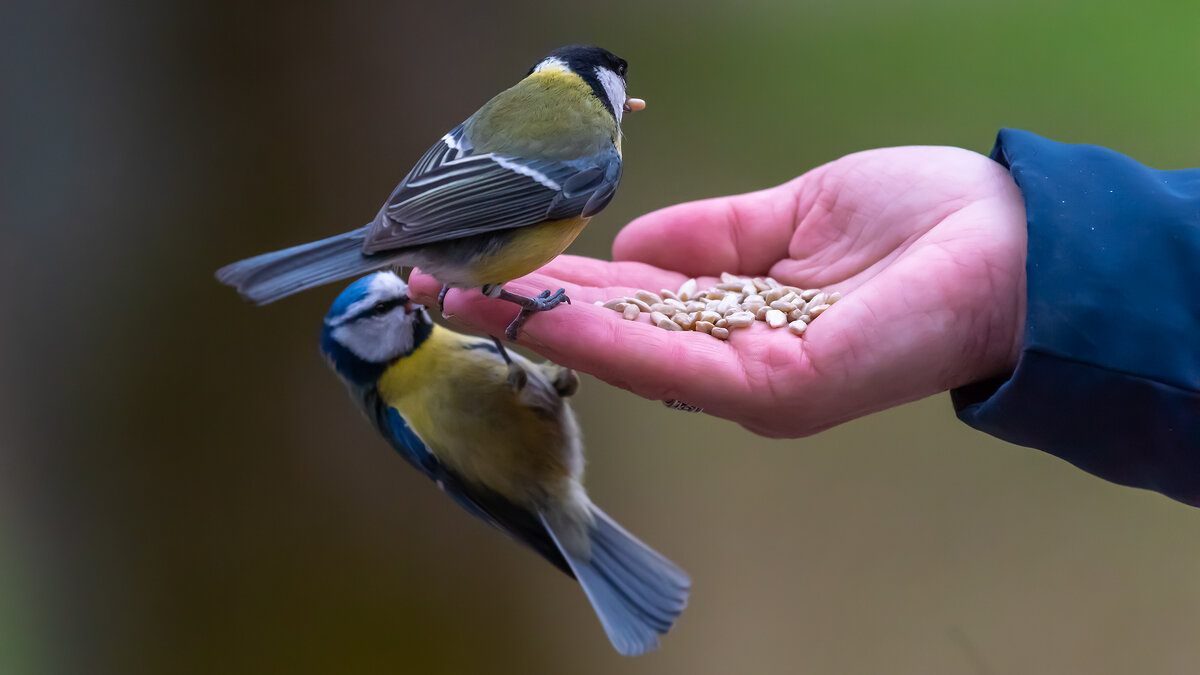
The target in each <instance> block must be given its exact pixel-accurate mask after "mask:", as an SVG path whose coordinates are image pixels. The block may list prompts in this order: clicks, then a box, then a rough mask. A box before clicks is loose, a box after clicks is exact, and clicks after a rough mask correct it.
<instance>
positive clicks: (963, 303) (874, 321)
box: [412, 147, 1026, 437]
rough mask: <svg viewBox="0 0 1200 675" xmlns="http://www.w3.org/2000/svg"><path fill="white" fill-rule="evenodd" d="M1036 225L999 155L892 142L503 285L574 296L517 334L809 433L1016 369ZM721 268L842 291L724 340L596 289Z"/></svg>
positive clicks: (749, 417) (704, 281) (464, 319)
mask: <svg viewBox="0 0 1200 675" xmlns="http://www.w3.org/2000/svg"><path fill="white" fill-rule="evenodd" d="M597 224H598V223H597ZM593 227H595V224H593ZM1025 227H1026V226H1025V208H1024V203H1023V201H1022V199H1021V194H1020V192H1019V190H1018V189H1017V186H1016V184H1015V183H1014V182H1013V180H1012V178H1011V177H1010V176H1009V174H1008V172H1007V171H1006V170H1005V169H1004V168H1003V167H1001V166H1000V165H999V164H997V163H995V162H993V161H992V160H990V159H988V158H987V157H984V156H983V155H979V154H977V153H974V152H970V151H967V150H962V149H958V148H949V147H901V148H886V149H879V150H869V151H865V152H860V153H856V154H853V155H847V156H845V157H842V158H841V159H838V160H836V161H834V162H831V163H829V164H826V165H823V166H820V167H818V168H816V169H813V170H812V171H809V172H808V173H805V174H804V175H802V176H800V177H799V178H796V179H794V180H792V181H789V182H788V183H785V184H783V185H780V186H777V187H774V188H770V189H767V190H762V191H759V192H753V193H749V194H744V195H738V196H734V197H723V198H717V199H708V200H703V201H698V202H690V203H685V204H679V205H676V206H671V207H668V208H665V209H662V210H659V211H655V212H653V213H650V214H647V215H645V216H642V217H640V218H638V219H636V220H634V221H633V222H632V223H630V224H629V225H628V226H626V227H625V228H624V229H623V230H622V231H621V232H620V233H619V234H618V236H617V238H616V242H615V243H614V245H613V258H614V262H605V261H600V260H594V259H591V258H582V257H577V256H569V255H563V256H559V257H558V258H557V259H556V260H554V261H553V262H552V263H550V264H549V265H547V266H546V267H544V268H542V269H541V270H539V271H537V272H535V273H533V274H530V275H528V276H526V277H523V278H521V279H518V280H516V281H513V282H510V283H509V284H506V288H508V289H509V290H512V291H514V292H517V293H524V294H536V293H538V292H540V291H542V290H543V289H548V288H549V289H556V288H559V287H563V288H566V290H567V294H568V295H569V296H570V298H571V299H572V301H573V303H574V304H571V305H560V306H559V307H557V308H555V309H554V310H552V311H549V312H544V313H540V314H538V315H535V316H534V317H532V318H531V319H530V320H529V321H528V322H527V323H526V324H525V327H524V328H523V330H522V332H521V335H520V338H519V340H518V342H519V344H521V345H524V346H527V347H529V348H530V349H533V350H534V351H536V352H538V353H539V354H541V355H543V356H545V357H546V358H548V359H550V360H552V361H554V362H556V363H559V364H562V365H564V366H568V367H571V368H575V369H577V370H580V371H583V372H586V373H590V374H592V375H595V376H596V377H598V378H600V379H602V380H604V381H606V382H608V383H610V384H613V385H616V386H618V387H622V388H624V389H628V390H629V391H632V392H634V393H635V394H638V395H640V396H644V397H646V398H650V399H657V400H666V399H678V400H680V401H684V402H687V403H689V404H692V405H697V406H700V407H702V408H704V410H705V412H707V413H709V414H712V415H716V416H718V417H723V418H726V419H730V420H733V421H735V422H738V423H739V424H742V425H743V426H745V427H746V428H748V429H750V430H751V431H753V432H755V433H758V434H762V435H765V436H771V437H798V436H805V435H809V434H813V433H816V432H818V431H821V430H823V429H826V428H829V427H832V426H835V425H837V424H840V423H842V422H846V421H848V420H851V419H854V418H856V417H860V416H862V415H866V414H868V413H872V412H875V411H878V410H883V409H885V408H890V407H892V406H895V405H899V404H901V403H906V402H908V401H913V400H916V399H919V398H924V397H926V396H929V395H932V394H936V393H939V392H943V391H946V390H947V389H950V388H953V387H958V386H961V385H965V384H969V383H971V382H975V381H979V380H982V379H985V378H988V377H992V376H997V375H1001V374H1004V373H1007V372H1011V370H1012V368H1013V367H1014V365H1015V364H1016V359H1017V355H1018V353H1019V350H1020V347H1021V335H1022V332H1023V329H1024V317H1025V244H1026V235H1025ZM721 272H731V273H734V274H738V275H743V276H760V275H770V276H772V277H774V278H775V279H777V280H779V281H780V282H782V283H784V284H788V285H793V286H800V287H804V288H821V289H825V290H830V291H833V290H837V291H841V292H842V293H843V296H844V297H843V298H842V300H841V301H840V302H838V303H837V304H835V305H833V307H831V308H830V309H829V310H828V311H826V313H825V314H823V315H821V316H820V317H819V318H818V319H816V320H815V321H814V322H813V323H812V325H811V326H810V327H809V330H808V331H807V332H806V333H805V335H804V337H803V338H798V337H796V336H795V335H792V334H791V332H789V331H788V330H787V329H786V328H783V329H771V328H769V327H767V326H766V325H765V324H764V323H762V322H755V324H754V325H753V326H751V327H750V328H747V329H741V330H735V331H733V333H732V335H731V337H730V339H729V341H728V342H725V341H721V340H718V339H716V338H713V337H711V336H709V335H705V334H703V333H696V332H691V331H683V332H675V331H666V330H662V329H660V328H657V327H655V326H651V325H649V324H648V323H644V322H634V321H625V320H624V319H622V318H621V316H620V315H619V314H618V313H617V312H613V311H612V310H608V309H604V308H602V307H597V306H595V305H594V304H593V302H594V301H596V300H608V299H610V298H613V297H616V296H621V295H631V294H632V293H633V291H635V290H636V289H643V288H644V289H648V290H653V291H657V290H658V289H660V288H669V289H676V288H678V287H679V286H680V284H682V283H683V282H684V281H686V280H687V279H688V278H689V277H693V276H695V277H697V278H698V281H699V282H700V287H701V288H704V287H706V286H710V285H712V284H714V283H716V279H715V278H714V277H716V276H717V275H719V274H720V273H721ZM439 288H440V285H439V284H437V282H436V281H434V280H433V279H432V278H430V277H428V276H426V275H422V274H419V273H416V272H415V273H414V274H413V277H412V292H413V295H414V298H415V299H417V300H418V301H420V302H423V303H425V304H426V305H434V303H435V302H436V296H437V291H438V289H439ZM445 307H446V316H447V319H448V320H449V321H450V322H451V323H452V324H453V325H455V326H457V327H460V328H462V329H464V330H468V331H472V332H476V333H488V334H492V335H501V334H503V331H504V328H505V326H506V325H507V324H508V322H509V321H511V320H512V316H513V311H512V306H511V305H510V304H508V303H504V302H498V301H495V300H490V299H487V298H484V297H483V296H482V295H481V294H480V293H479V292H478V291H458V290H454V291H451V293H450V294H449V296H448V297H447V298H446V305H445Z"/></svg>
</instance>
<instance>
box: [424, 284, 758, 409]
mask: <svg viewBox="0 0 1200 675" xmlns="http://www.w3.org/2000/svg"><path fill="white" fill-rule="evenodd" d="M558 281H559V280H557V279H554V278H553V277H548V276H546V275H542V274H538V273H535V274H531V275H529V276H526V277H523V278H521V279H518V280H516V281H511V282H509V283H507V284H505V289H507V290H509V291H511V292H513V293H518V294H520V295H536V294H537V293H540V292H541V291H542V290H545V289H546V288H550V287H552V286H554V285H555V284H556V283H558ZM561 286H562V287H564V288H565V289H566V291H567V295H568V296H571V297H572V300H573V301H574V302H573V303H572V304H570V305H566V304H564V305H559V306H558V307H555V308H554V309H552V310H549V311H546V312H539V313H538V314H535V315H533V316H532V317H530V318H529V320H528V321H527V322H526V323H525V325H524V327H523V328H522V330H521V334H520V335H519V336H518V339H517V343H518V344H520V345H523V346H527V347H529V348H530V349H533V350H534V351H536V352H538V353H539V354H541V355H542V356H545V357H546V358H548V359H550V360H551V361H553V362H555V363H557V364H559V365H562V366H566V367H568V368H574V369H576V370H579V371H582V372H585V373H589V374H591V375H595V376H596V377H598V378H600V379H602V380H604V381H606V382H609V383H610V384H613V385H615V386H618V387H621V388H623V389H628V390H629V391H632V392H634V393H635V394H638V395H639V396H644V397H646V398H651V399H655V400H664V399H670V398H679V399H682V400H686V401H687V402H688V403H691V404H693V405H699V406H701V407H703V408H705V409H710V408H711V409H713V410H714V411H716V412H719V411H720V410H722V409H723V408H728V407H729V406H728V401H729V400H730V399H731V397H736V396H737V392H742V391H744V390H745V388H746V387H745V377H744V373H743V370H742V369H741V368H740V367H739V359H738V356H737V354H736V352H735V351H734V350H733V348H732V346H731V345H730V343H728V342H722V341H720V340H715V339H713V338H712V337H710V336H708V335H703V334H700V333H694V332H691V331H666V330H663V329H661V328H658V327H656V326H651V325H650V324H649V323H644V322H639V321H626V320H624V319H623V318H621V315H620V314H618V313H616V312H614V311H612V310H610V309H604V308H602V307H597V306H595V305H593V304H592V301H594V300H597V299H602V298H603V297H604V295H605V294H606V293H607V292H608V291H607V289H601V288H595V287H586V286H579V285H576V284H571V283H563V284H561ZM440 288H441V285H440V284H438V283H437V282H436V281H434V280H433V279H432V278H431V277H429V276H427V275H423V274H420V273H418V272H414V273H413V275H412V277H411V278H410V290H411V292H412V294H413V297H414V298H416V299H417V300H419V301H421V302H428V301H429V300H435V299H436V296H437V292H438V290H440ZM516 314H517V308H516V307H515V306H514V305H513V304H512V303H509V302H505V301H503V300H497V299H492V298H487V297H485V296H483V295H482V294H480V293H479V292H478V291H475V290H470V291H458V290H453V291H451V292H450V293H449V295H447V297H446V319H447V320H448V321H449V322H450V323H451V324H452V325H454V326H455V327H460V328H463V329H465V330H468V331H471V332H477V333H482V334H487V335H502V334H503V332H504V330H505V328H506V327H507V326H508V324H509V323H510V322H511V321H512V320H513V318H515V317H516ZM743 398H744V397H743ZM738 400H741V399H738Z"/></svg>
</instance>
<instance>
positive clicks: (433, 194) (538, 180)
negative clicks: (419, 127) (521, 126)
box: [363, 124, 621, 254]
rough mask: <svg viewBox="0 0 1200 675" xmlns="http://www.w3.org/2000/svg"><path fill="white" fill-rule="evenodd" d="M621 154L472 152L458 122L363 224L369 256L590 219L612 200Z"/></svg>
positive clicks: (609, 148)
mask: <svg viewBox="0 0 1200 675" xmlns="http://www.w3.org/2000/svg"><path fill="white" fill-rule="evenodd" d="M620 180H621V156H620V154H619V153H618V152H617V149H616V147H614V146H612V145H608V146H607V147H606V148H605V149H604V150H602V151H601V152H598V153H596V154H595V155H592V156H589V157H582V158H578V159H573V160H561V161H560V160H536V159H525V158H521V157H512V156H505V155H498V154H494V153H480V154H476V153H475V151H474V147H473V146H472V145H471V144H470V141H469V140H468V139H466V137H465V135H464V133H463V125H461V124H460V125H459V126H458V127H456V128H455V129H454V130H453V131H451V132H450V133H448V134H446V135H445V136H443V137H442V139H441V140H439V141H438V142H437V143H436V144H434V146H433V147H432V148H430V149H429V150H428V151H427V152H426V153H425V155H424V156H423V157H421V159H420V161H418V162H417V164H416V166H414V167H413V169H412V171H411V172H409V174H408V176H406V177H405V179H404V180H403V181H401V182H400V185H398V186H396V189H395V191H393V192H392V195H391V197H389V198H388V201H387V203H386V204H384V207H383V208H382V209H381V210H380V211H379V215H378V216H376V217H375V221H374V222H373V223H371V224H370V225H369V226H368V228H367V237H366V244H365V246H364V248H363V250H364V251H365V252H366V253H368V254H370V253H376V252H379V251H386V250H390V249H395V248H403V247H407V246H416V245H419V244H428V243H432V242H437V241H446V240H448V239H459V238H462V237H467V236H471V235H475V234H483V233H485V232H492V231H496V230H504V229H510V228H514V227H521V226H524V225H534V224H537V223H541V222H546V221H554V220H563V219H566V218H574V217H579V216H584V217H588V216H591V215H593V214H595V213H597V212H598V211H600V210H601V209H603V208H604V207H605V206H607V205H608V203H609V201H611V200H612V197H613V194H615V193H616V190H617V184H618V183H619V182H620Z"/></svg>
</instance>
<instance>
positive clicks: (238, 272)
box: [217, 227, 401, 305]
mask: <svg viewBox="0 0 1200 675" xmlns="http://www.w3.org/2000/svg"><path fill="white" fill-rule="evenodd" d="M366 236H367V228H366V227H362V228H360V229H357V230H354V231H352V232H346V233H345V234H339V235H337V236H336V237H330V238H328V239H322V240H320V241H314V242H310V243H307V244H301V245H300V246H293V247H291V248H285V249H283V250H280V251H272V252H271V253H264V254H262V255H256V256H254V257H253V258H246V259H245V260H239V261H238V262H235V263H233V264H231V265H226V266H225V267H222V268H221V269H219V270H217V280H218V281H220V282H221V283H223V284H228V285H229V286H233V287H234V288H236V289H237V291H238V293H241V295H242V297H244V298H246V299H247V300H251V301H253V302H255V303H257V304H259V305H265V304H267V303H269V302H275V301H276V300H278V299H280V298H285V297H287V296H289V295H291V294H293V293H299V292H300V291H303V290H307V289H309V288H312V287H314V286H320V285H321V284H327V283H329V282H331V281H337V280H339V279H347V278H349V277H356V276H360V275H362V274H366V273H367V272H371V271H374V270H377V269H380V268H382V267H387V266H389V265H394V264H397V263H399V262H400V258H401V256H398V255H394V254H393V255H364V254H363V250H362V248H363V241H364V239H365V238H366Z"/></svg>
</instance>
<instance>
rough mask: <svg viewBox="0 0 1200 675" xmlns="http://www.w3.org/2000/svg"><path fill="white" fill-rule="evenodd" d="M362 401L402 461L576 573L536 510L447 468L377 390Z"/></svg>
mask: <svg viewBox="0 0 1200 675" xmlns="http://www.w3.org/2000/svg"><path fill="white" fill-rule="evenodd" d="M364 403H365V406H366V409H367V411H368V412H369V414H370V416H371V421H372V422H374V424H375V426H376V428H378V429H379V431H380V432H381V433H382V434H383V436H384V438H386V439H387V441H388V443H389V444H390V445H391V446H392V448H393V449H395V450H396V452H398V453H400V456H401V457H403V458H404V459H405V461H407V462H408V463H409V464H411V465H412V466H413V467H414V468H416V469H417V470H418V471H420V472H421V473H423V474H425V475H426V476H427V477H429V478H430V479H431V480H433V481H434V482H435V483H437V484H438V486H439V487H440V488H441V489H442V491H444V492H445V493H446V494H448V495H450V496H451V497H452V498H453V499H454V501H456V502H458V503H459V505H460V506H462V507H463V508H465V509H466V510H467V511H469V512H471V513H472V514H473V515H475V516H478V517H479V518H482V519H483V520H484V521H486V522H487V523H489V524H491V525H492V526H493V527H496V528H497V529H499V530H501V531H502V532H504V533H506V534H508V535H509V536H511V537H512V538H513V539H516V540H517V541H519V542H521V543H522V544H525V545H526V546H528V547H530V548H532V549H533V550H535V551H537V552H538V553H539V554H541V556H542V557H544V558H546V559H547V560H549V561H550V562H551V563H553V564H554V566H555V567H557V568H558V569H560V570H562V571H563V572H564V573H566V574H567V575H568V576H571V577H574V576H575V574H574V572H572V571H571V567H570V565H568V564H567V560H566V558H564V557H563V555H562V553H561V552H560V551H559V550H558V547H557V546H556V545H555V543H554V540H553V539H552V538H551V537H550V533H549V532H547V531H546V526H545V525H543V524H542V521H541V518H540V517H539V516H538V514H536V513H533V512H531V511H529V510H527V509H525V508H523V507H520V506H517V505H516V504H513V503H512V502H510V501H508V500H507V499H505V498H504V497H502V496H500V495H499V494H497V493H495V492H493V491H491V490H488V489H487V488H484V487H481V486H478V485H473V484H469V483H467V482H466V481H464V480H463V479H461V478H460V477H459V476H457V475H456V474H455V473H454V472H453V471H450V470H449V469H448V468H446V466H445V465H443V464H442V463H441V462H439V461H438V459H437V457H435V456H434V454H433V452H431V451H430V449H429V446H428V445H426V444H425V441H423V440H421V437H420V436H418V435H417V434H416V432H414V431H413V430H412V428H411V427H410V426H409V425H408V422H406V421H405V419H404V416H402V415H401V414H400V411H398V410H396V409H395V408H393V407H391V406H389V405H387V403H385V402H384V401H383V399H382V398H380V396H379V394H378V392H377V391H375V390H370V391H368V392H366V394H365V397H364Z"/></svg>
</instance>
